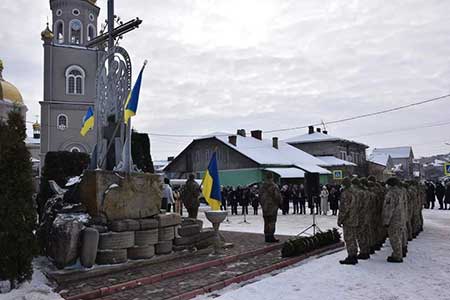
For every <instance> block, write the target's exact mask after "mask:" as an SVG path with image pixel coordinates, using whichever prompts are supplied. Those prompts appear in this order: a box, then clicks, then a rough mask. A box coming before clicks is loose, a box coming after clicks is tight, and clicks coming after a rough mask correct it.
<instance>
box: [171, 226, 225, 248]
mask: <svg viewBox="0 0 450 300" xmlns="http://www.w3.org/2000/svg"><path fill="white" fill-rule="evenodd" d="M202 227H203V222H202V221H201V220H197V219H190V218H183V219H182V222H181V226H179V227H178V229H177V237H176V238H175V239H174V246H173V249H174V250H175V251H181V250H185V249H193V248H197V249H204V248H207V247H209V246H211V245H213V244H214V241H215V239H216V233H215V232H214V230H212V229H211V230H202Z"/></svg>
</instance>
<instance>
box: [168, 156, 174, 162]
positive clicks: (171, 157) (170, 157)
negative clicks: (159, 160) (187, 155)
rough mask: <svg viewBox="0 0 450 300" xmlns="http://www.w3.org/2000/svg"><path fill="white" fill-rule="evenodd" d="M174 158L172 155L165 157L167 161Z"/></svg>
mask: <svg viewBox="0 0 450 300" xmlns="http://www.w3.org/2000/svg"><path fill="white" fill-rule="evenodd" d="M174 159H175V157H173V156H169V157H167V161H173V160H174Z"/></svg>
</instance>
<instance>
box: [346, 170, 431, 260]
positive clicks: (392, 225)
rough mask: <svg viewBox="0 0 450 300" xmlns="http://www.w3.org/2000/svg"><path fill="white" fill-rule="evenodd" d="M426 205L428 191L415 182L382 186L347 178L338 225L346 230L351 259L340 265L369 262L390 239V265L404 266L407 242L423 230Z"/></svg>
mask: <svg viewBox="0 0 450 300" xmlns="http://www.w3.org/2000/svg"><path fill="white" fill-rule="evenodd" d="M425 203H426V188H425V186H424V185H422V184H419V183H418V182H416V181H408V182H401V181H400V180H399V179H397V178H390V179H388V180H387V181H386V183H381V182H377V181H376V180H375V178H374V177H369V180H367V179H364V178H363V179H358V178H354V179H353V180H352V181H350V179H348V178H346V179H345V180H344V181H343V192H342V195H341V206H340V211H339V215H338V220H337V223H338V226H340V227H343V232H344V241H345V244H346V247H347V252H348V256H347V258H346V259H344V260H341V261H340V263H341V264H351V265H354V264H356V263H358V259H363V260H365V259H369V258H370V255H371V254H374V253H375V251H377V250H380V249H381V247H382V245H383V244H384V242H385V241H386V238H387V237H389V240H390V244H391V247H392V255H391V256H389V257H388V258H387V261H388V262H393V263H399V262H403V257H405V256H406V255H407V253H408V241H411V240H412V239H414V238H415V237H416V236H417V235H418V234H419V233H420V232H421V231H422V230H423V217H422V208H423V207H424V204H425ZM358 248H359V253H358Z"/></svg>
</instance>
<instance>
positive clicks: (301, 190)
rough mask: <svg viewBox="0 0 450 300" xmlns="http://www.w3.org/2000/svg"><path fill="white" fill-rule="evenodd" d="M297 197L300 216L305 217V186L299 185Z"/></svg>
mask: <svg viewBox="0 0 450 300" xmlns="http://www.w3.org/2000/svg"><path fill="white" fill-rule="evenodd" d="M298 197H299V205H300V214H304V215H306V205H305V204H306V192H305V186H304V185H303V184H301V185H300V187H299V189H298Z"/></svg>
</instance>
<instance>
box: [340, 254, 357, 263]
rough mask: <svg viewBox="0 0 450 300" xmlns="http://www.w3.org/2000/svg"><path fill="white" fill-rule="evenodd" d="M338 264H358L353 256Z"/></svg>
mask: <svg viewBox="0 0 450 300" xmlns="http://www.w3.org/2000/svg"><path fill="white" fill-rule="evenodd" d="M339 263H340V264H341V265H356V264H357V263H358V259H357V258H356V257H355V256H348V257H347V258H346V259H344V260H340V261H339Z"/></svg>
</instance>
